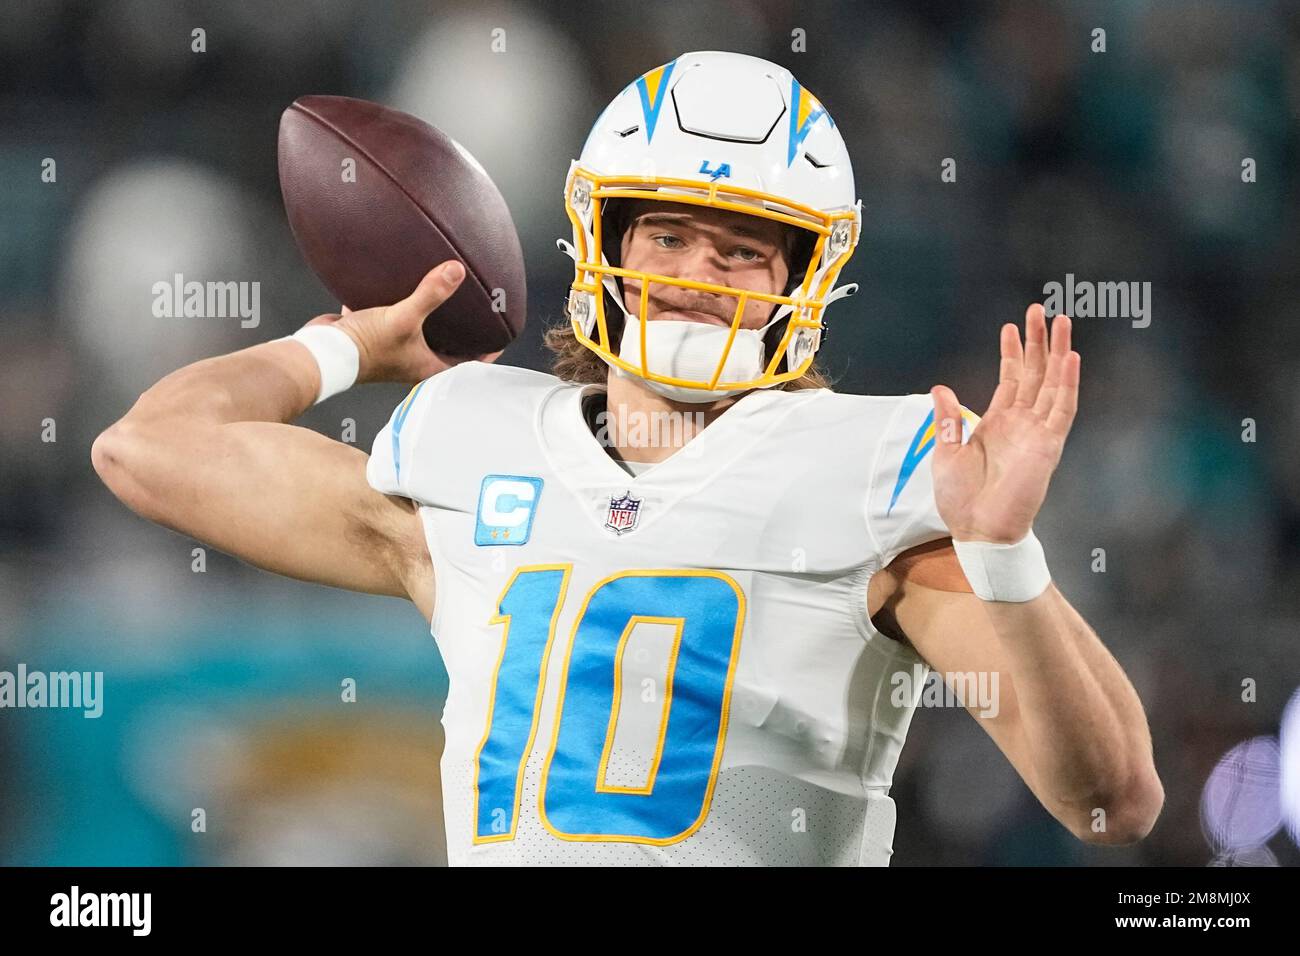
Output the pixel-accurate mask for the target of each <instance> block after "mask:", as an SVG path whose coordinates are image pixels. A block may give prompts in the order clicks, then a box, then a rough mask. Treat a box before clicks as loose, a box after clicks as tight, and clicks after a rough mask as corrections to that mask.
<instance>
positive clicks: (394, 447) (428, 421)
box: [366, 368, 455, 500]
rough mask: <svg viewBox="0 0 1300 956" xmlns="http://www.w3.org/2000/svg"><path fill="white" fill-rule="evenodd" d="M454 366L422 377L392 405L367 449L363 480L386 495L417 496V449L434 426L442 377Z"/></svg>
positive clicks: (442, 390) (440, 394)
mask: <svg viewBox="0 0 1300 956" xmlns="http://www.w3.org/2000/svg"><path fill="white" fill-rule="evenodd" d="M454 371H455V369H454V368H452V369H448V370H446V371H444V372H441V373H439V374H438V375H435V376H432V377H430V378H426V379H425V380H424V381H423V382H420V383H419V384H418V385H416V386H415V387H414V388H413V389H411V391H410V392H408V393H407V395H406V398H404V399H402V401H401V402H399V403H398V405H397V407H396V408H395V409H393V414H392V415H391V416H390V417H389V419H388V424H386V425H385V426H384V427H383V428H381V429H380V430H379V434H378V435H376V436H375V441H374V444H373V445H372V446H371V449H370V461H369V462H368V463H367V465H366V481H367V482H369V483H370V487H372V488H374V489H375V490H376V491H379V492H382V493H383V494H386V495H401V496H402V497H404V498H411V499H413V500H420V496H419V493H418V491H417V490H416V488H417V485H416V480H417V478H418V477H419V469H420V462H419V459H418V457H417V449H418V446H419V445H420V444H421V442H422V441H423V440H424V439H425V438H426V435H427V433H428V432H430V431H434V430H436V429H437V421H436V419H437V413H438V407H439V405H440V404H443V403H441V402H440V399H442V398H443V396H444V392H445V390H446V388H447V381H446V379H447V378H448V377H449V376H450V375H451V374H452V372H454Z"/></svg>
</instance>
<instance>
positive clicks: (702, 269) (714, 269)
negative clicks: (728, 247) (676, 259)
mask: <svg viewBox="0 0 1300 956" xmlns="http://www.w3.org/2000/svg"><path fill="white" fill-rule="evenodd" d="M677 277H678V278H679V279H687V280H689V281H691V282H706V283H708V284H709V285H726V260H725V259H724V258H723V257H722V255H721V254H720V253H719V252H718V250H717V249H716V248H714V246H713V244H712V243H707V242H701V243H697V244H695V245H694V246H693V247H692V248H691V249H690V250H689V252H688V253H687V254H686V255H685V256H684V257H683V258H682V260H681V267H680V269H679V271H678V273H677Z"/></svg>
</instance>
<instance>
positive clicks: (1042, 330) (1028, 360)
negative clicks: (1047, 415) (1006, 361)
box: [1016, 302, 1047, 408]
mask: <svg viewBox="0 0 1300 956" xmlns="http://www.w3.org/2000/svg"><path fill="white" fill-rule="evenodd" d="M1046 371H1047V320H1046V319H1045V318H1044V313H1043V307H1042V306H1041V305H1039V304H1038V303H1037V302H1035V303H1034V304H1033V305H1031V306H1030V307H1029V308H1028V309H1026V310H1025V364H1024V371H1023V372H1022V373H1021V376H1020V385H1019V387H1017V389H1016V404H1017V405H1020V406H1023V407H1026V408H1029V407H1032V406H1033V404H1034V399H1036V398H1037V397H1038V390H1039V389H1040V388H1041V387H1042V385H1043V376H1044V374H1045V373H1046Z"/></svg>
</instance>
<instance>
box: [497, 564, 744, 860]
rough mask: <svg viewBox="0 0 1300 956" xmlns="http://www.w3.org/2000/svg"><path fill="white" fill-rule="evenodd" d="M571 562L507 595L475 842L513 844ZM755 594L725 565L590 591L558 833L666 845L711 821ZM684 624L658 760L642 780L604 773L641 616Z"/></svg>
mask: <svg viewBox="0 0 1300 956" xmlns="http://www.w3.org/2000/svg"><path fill="white" fill-rule="evenodd" d="M571 571H572V565H569V564H548V565H532V566H528V567H521V568H519V569H518V570H516V571H515V573H514V574H513V575H512V576H511V578H510V581H509V583H508V584H507V585H506V587H505V590H504V591H503V592H502V595H501V598H500V600H499V601H498V602H497V613H496V614H495V615H494V616H493V618H492V620H491V623H493V624H504V625H505V635H504V637H503V638H502V642H501V655H500V657H499V659H498V661H497V668H496V674H495V676H494V679H493V685H492V699H491V702H490V703H489V705H488V718H487V728H486V730H485V732H484V736H483V742H482V743H481V744H480V745H479V750H478V760H477V765H476V767H475V811H474V812H475V817H476V819H475V834H474V842H475V843H490V842H497V841H504V840H513V839H514V836H515V830H516V828H517V826H518V823H519V801H520V796H521V791H522V788H523V776H524V766H525V764H526V763H527V760H528V755H529V754H530V753H531V752H532V750H533V745H534V743H535V741H536V736H537V726H538V719H539V715H540V713H541V703H542V693H543V691H544V689H545V686H546V669H547V665H548V663H549V660H550V656H551V648H552V645H553V643H554V641H555V632H556V625H557V623H558V621H559V617H560V611H561V609H562V607H563V605H564V600H565V596H566V593H567V591H568V584H569V574H570V572H571ZM744 617H745V596H744V594H743V593H742V592H741V590H740V586H739V585H737V584H736V582H735V581H734V580H732V578H730V577H729V576H727V575H726V574H723V573H721V572H718V571H694V570H663V569H655V570H638V571H623V572H620V573H619V574H614V575H611V576H610V577H607V578H605V579H604V580H603V581H599V582H597V583H596V585H595V586H594V587H592V589H591V590H590V591H589V592H588V593H587V596H586V597H585V598H583V601H582V604H581V606H580V608H579V611H578V614H577V618H576V619H575V621H574V624H573V631H572V633H571V634H570V637H569V645H568V648H567V650H566V652H565V658H564V665H563V667H564V671H563V674H562V675H561V679H560V696H559V702H558V704H557V706H556V719H555V725H554V732H553V734H552V737H551V742H550V748H549V750H548V751H547V755H546V761H545V763H544V764H543V768H542V778H541V794H540V796H539V805H538V812H539V814H540V817H541V821H542V825H543V826H545V827H546V829H547V830H548V831H550V833H551V834H552V835H554V836H556V837H559V838H560V839H562V840H590V841H611V840H612V841H623V842H633V843H654V844H660V845H666V844H669V843H676V842H678V841H680V840H684V839H686V837H688V836H690V835H691V834H692V833H693V832H695V830H697V829H699V827H700V826H701V825H702V824H703V823H704V818H705V817H706V816H707V815H708V811H709V801H710V800H711V799H712V797H713V787H714V782H715V781H716V779H717V775H718V765H719V763H720V762H721V760H722V744H723V741H724V740H725V738H726V731H727V713H728V709H729V708H728V704H729V702H730V699H731V683H732V678H733V677H734V675H735V669H736V660H737V658H738V656H739V651H740V634H741V630H742V628H743V625H744ZM647 622H649V623H657V624H668V625H671V626H674V627H675V636H674V639H673V643H672V649H671V653H670V655H669V664H668V675H667V682H666V684H665V686H664V690H663V715H662V720H661V721H660V725H659V739H658V740H657V742H656V746H655V756H654V761H653V763H652V765H651V767H650V770H649V777H648V779H647V781H646V784H645V786H643V787H625V786H613V785H610V784H607V783H606V782H605V771H606V768H607V765H608V761H609V757H610V749H611V746H612V743H613V735H614V725H615V723H616V721H617V717H618V709H619V697H620V692H621V688H622V683H623V675H622V658H623V649H624V647H625V646H626V644H627V641H628V638H629V636H630V635H631V633H632V631H633V629H634V628H635V627H636V625H637V624H639V623H647Z"/></svg>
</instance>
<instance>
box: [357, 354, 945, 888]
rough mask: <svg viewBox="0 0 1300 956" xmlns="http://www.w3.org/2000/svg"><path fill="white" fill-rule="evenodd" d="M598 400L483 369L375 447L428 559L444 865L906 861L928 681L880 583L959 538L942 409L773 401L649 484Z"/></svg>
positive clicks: (442, 386)
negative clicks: (418, 527) (881, 606)
mask: <svg viewBox="0 0 1300 956" xmlns="http://www.w3.org/2000/svg"><path fill="white" fill-rule="evenodd" d="M602 387H603V386H592V385H588V386H578V385H574V384H571V383H566V382H563V381H561V380H559V379H557V378H556V377H554V376H552V375H547V374H543V373H540V372H534V371H529V370H526V369H520V368H511V367H506V366H498V365H489V364H483V363H479V362H469V363H465V364H462V365H458V366H456V367H454V368H452V369H450V370H449V371H446V372H443V373H441V374H439V375H437V376H434V377H433V378H430V379H428V380H426V381H425V382H423V383H421V384H420V385H418V386H416V388H415V389H414V390H413V391H412V392H411V394H410V395H408V397H407V399H406V400H405V401H403V402H402V403H401V405H399V406H398V408H397V410H396V411H395V412H394V414H393V417H392V419H391V420H390V421H389V423H388V424H387V425H386V426H385V427H384V429H383V430H382V431H381V432H380V433H379V435H378V436H377V437H376V439H375V443H374V448H373V452H372V455H371V458H370V463H369V465H368V468H367V477H368V480H369V482H370V484H371V485H372V486H373V487H374V488H375V489H377V490H378V491H381V492H384V493H385V494H395V495H402V496H405V497H408V498H411V499H412V500H414V501H415V502H417V503H418V504H419V505H420V510H419V513H420V516H421V518H422V519H423V523H424V528H425V533H426V537H427V539H428V546H429V552H430V554H431V555H432V558H433V567H434V573H435V578H436V598H435V607H434V613H433V618H432V632H433V635H434V637H435V639H436V640H437V644H438V648H439V650H440V652H441V654H442V657H443V660H444V661H445V663H446V667H447V671H448V675H449V680H450V685H449V692H448V697H447V702H446V709H445V711H444V713H443V727H444V729H445V735H446V749H445V751H444V753H443V757H442V787H443V803H444V812H445V815H446V827H447V852H448V858H449V862H450V863H451V864H452V865H466V864H576V865H614V866H617V865H634V864H706V865H730V864H751V865H755V864H756V865H787V864H788V865H808V864H811V865H832V864H834V865H886V864H888V862H889V857H890V855H891V853H892V852H893V849H892V843H893V833H894V821H895V810H894V804H893V801H892V800H891V799H890V796H889V788H890V784H891V781H892V777H893V772H894V767H895V765H896V764H897V762H898V755H899V750H900V748H901V747H902V744H903V739H904V737H905V735H906V733H907V728H908V724H909V723H910V722H911V719H912V713H913V709H914V707H915V705H916V702H917V699H918V698H919V696H920V692H921V682H920V681H918V680H916V678H917V677H918V676H921V677H924V676H925V674H926V673H927V671H926V670H925V669H924V664H923V663H922V662H921V660H920V659H919V657H918V656H917V655H916V654H915V652H913V651H912V650H911V649H910V648H908V647H906V646H904V645H901V644H899V643H897V642H895V641H893V640H891V639H889V638H887V637H885V636H884V635H883V634H881V633H879V632H878V631H877V630H876V629H875V628H874V627H873V626H872V623H871V621H870V619H869V617H868V614H867V607H866V599H867V582H868V581H869V580H870V578H871V576H872V574H873V573H875V572H876V571H877V570H879V569H880V568H882V567H884V566H885V565H887V564H888V563H889V562H890V561H891V560H893V558H894V557H895V556H897V555H898V554H899V553H900V552H902V551H904V550H906V549H907V548H911V547H914V546H915V545H918V544H923V543H924V542H927V541H931V540H934V539H936V538H941V537H945V536H947V534H948V531H947V529H946V528H945V526H944V524H943V522H942V520H941V519H940V518H939V515H938V513H937V511H936V509H935V504H934V496H933V487H932V483H931V476H930V462H931V460H932V459H933V455H931V454H928V452H929V450H930V449H931V447H932V446H933V443H934V426H933V417H934V416H933V404H932V400H931V398H930V396H929V395H923V394H920V395H908V396H901V397H869V396H860V395H845V394H839V393H835V392H832V391H828V390H824V389H815V390H807V391H795V392H786V391H777V390H759V391H753V392H750V393H749V394H747V395H745V396H744V397H742V398H741V399H740V400H739V401H738V402H737V403H736V404H735V405H734V406H732V407H731V408H729V409H727V411H726V412H724V413H723V414H722V415H721V416H720V417H719V418H717V419H716V420H715V421H714V422H712V423H711V424H710V425H709V426H708V427H707V428H705V429H704V430H703V432H701V433H700V434H699V435H698V436H697V437H695V438H694V439H693V440H691V441H690V442H688V443H687V444H686V445H685V446H684V447H682V448H680V449H679V450H678V451H676V452H675V453H674V454H673V455H672V456H670V457H669V458H668V459H667V460H665V461H663V462H660V463H658V464H656V465H654V466H653V467H650V468H649V469H648V470H646V471H644V473H642V474H641V475H639V476H638V477H635V478H634V477H632V476H631V475H630V474H629V473H628V472H627V471H626V470H625V469H624V468H623V467H622V466H621V465H619V463H618V462H616V461H615V460H614V459H613V458H611V457H610V455H609V454H608V452H607V451H606V450H605V448H604V447H602V443H601V441H600V440H599V438H598V437H597V436H596V435H594V434H593V433H592V431H591V429H590V427H589V426H588V424H587V421H586V419H585V417H584V415H583V413H582V408H581V402H582V399H583V397H585V396H587V395H589V394H591V393H592V392H593V390H596V389H600V388H602ZM900 671H901V672H906V673H907V674H908V675H909V677H910V678H911V680H909V681H908V682H907V683H906V684H901V685H900V684H896V682H895V681H894V680H892V678H893V675H894V674H895V673H896V672H900ZM900 686H901V687H905V688H907V690H906V692H900V691H899V687H900Z"/></svg>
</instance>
